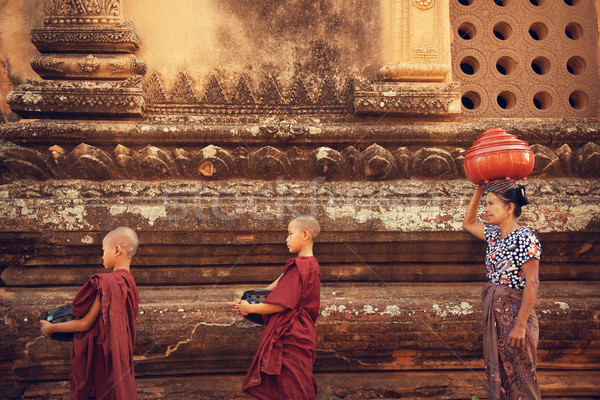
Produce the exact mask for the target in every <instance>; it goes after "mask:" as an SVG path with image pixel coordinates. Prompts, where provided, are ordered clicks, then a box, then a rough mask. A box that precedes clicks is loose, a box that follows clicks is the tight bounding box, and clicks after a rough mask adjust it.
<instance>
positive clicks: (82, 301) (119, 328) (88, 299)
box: [41, 227, 140, 400]
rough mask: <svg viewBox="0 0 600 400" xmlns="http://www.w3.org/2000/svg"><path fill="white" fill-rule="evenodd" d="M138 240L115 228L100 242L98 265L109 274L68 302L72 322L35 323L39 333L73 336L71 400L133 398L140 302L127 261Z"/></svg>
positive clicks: (91, 282)
mask: <svg viewBox="0 0 600 400" xmlns="http://www.w3.org/2000/svg"><path fill="white" fill-rule="evenodd" d="M138 244H139V242H138V237H137V235H136V234H135V232H134V231H133V230H132V229H130V228H125V227H121V228H117V229H115V230H113V231H111V232H109V233H108V234H107V235H106V236H105V237H104V240H103V241H102V251H103V255H102V261H103V263H104V268H106V269H108V270H112V272H110V273H104V274H97V275H94V276H92V277H91V278H90V280H89V281H88V282H87V283H86V284H85V285H84V286H83V287H82V288H81V289H79V291H78V292H77V294H76V295H75V298H74V299H73V317H74V318H75V319H74V320H72V321H67V322H61V323H56V324H51V323H50V322H47V321H41V323H42V334H43V335H44V336H45V337H47V338H51V336H52V333H54V332H75V335H74V338H73V351H72V353H71V370H72V371H71V399H72V400H88V399H90V398H91V399H102V400H131V399H137V393H136V390H135V383H134V378H133V345H134V343H135V317H136V316H137V313H138V305H139V302H140V299H139V296H138V291H137V287H136V285H135V281H134V280H133V276H132V275H131V274H130V273H129V268H130V264H131V259H132V258H133V256H134V255H135V253H136V251H137V248H138Z"/></svg>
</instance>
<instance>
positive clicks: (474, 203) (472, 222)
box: [462, 185, 485, 240]
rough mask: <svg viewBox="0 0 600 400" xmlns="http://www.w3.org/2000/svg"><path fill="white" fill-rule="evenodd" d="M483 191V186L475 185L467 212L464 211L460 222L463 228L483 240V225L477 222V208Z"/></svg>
mask: <svg viewBox="0 0 600 400" xmlns="http://www.w3.org/2000/svg"><path fill="white" fill-rule="evenodd" d="M484 191H485V186H483V185H481V186H477V189H475V193H473V197H472V198H471V202H470V203H469V207H468V208H467V212H466V213H465V220H464V221H463V224H462V226H463V228H464V229H466V230H467V231H469V232H470V233H471V234H472V235H473V236H475V237H477V238H479V239H481V240H485V233H484V229H485V225H484V224H482V223H478V222H477V210H478V209H479V202H480V201H481V197H482V196H483V192H484Z"/></svg>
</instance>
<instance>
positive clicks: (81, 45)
mask: <svg viewBox="0 0 600 400" xmlns="http://www.w3.org/2000/svg"><path fill="white" fill-rule="evenodd" d="M31 42H32V43H33V44H34V46H35V47H36V48H37V49H38V50H39V52H40V53H70V52H73V53H78V52H87V53H132V52H134V51H135V50H137V49H138V48H139V47H140V40H139V38H138V36H137V34H136V33H135V28H134V26H133V22H132V21H126V22H124V23H123V24H119V25H113V26H88V25H85V24H76V25H73V26H62V25H61V26H47V27H44V28H39V29H32V30H31Z"/></svg>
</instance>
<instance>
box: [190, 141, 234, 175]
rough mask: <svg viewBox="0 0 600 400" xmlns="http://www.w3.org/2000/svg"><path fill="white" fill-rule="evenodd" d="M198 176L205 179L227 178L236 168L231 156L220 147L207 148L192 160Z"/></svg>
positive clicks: (211, 146)
mask: <svg viewBox="0 0 600 400" xmlns="http://www.w3.org/2000/svg"><path fill="white" fill-rule="evenodd" d="M192 163H193V165H194V166H195V167H196V170H197V175H198V176H203V177H205V178H213V179H214V178H226V177H227V176H229V175H231V174H232V173H233V172H234V171H233V170H234V168H235V162H234V160H233V157H232V156H231V154H230V153H229V152H228V151H226V150H223V149H222V148H220V147H218V146H213V145H210V146H206V147H205V148H203V149H202V150H200V151H199V152H198V153H197V154H196V155H195V156H194V157H193V159H192Z"/></svg>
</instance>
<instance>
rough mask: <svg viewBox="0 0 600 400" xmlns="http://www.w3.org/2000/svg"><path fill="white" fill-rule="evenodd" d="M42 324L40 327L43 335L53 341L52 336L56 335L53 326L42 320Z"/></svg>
mask: <svg viewBox="0 0 600 400" xmlns="http://www.w3.org/2000/svg"><path fill="white" fill-rule="evenodd" d="M40 323H41V324H42V326H41V327H40V329H41V331H42V335H44V337H45V338H46V339H52V334H53V333H54V332H53V330H52V324H51V323H50V322H48V321H46V320H41V321H40Z"/></svg>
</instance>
